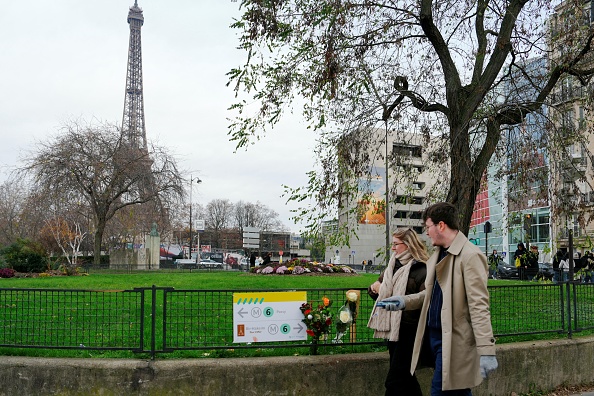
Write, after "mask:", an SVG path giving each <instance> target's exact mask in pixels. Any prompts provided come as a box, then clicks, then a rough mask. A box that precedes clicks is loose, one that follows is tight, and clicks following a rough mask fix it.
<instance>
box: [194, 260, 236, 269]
mask: <svg viewBox="0 0 594 396" xmlns="http://www.w3.org/2000/svg"><path fill="white" fill-rule="evenodd" d="M224 266H226V267H228V268H231V266H230V265H228V264H223V263H219V262H218V261H215V260H212V259H202V260H200V264H198V268H200V269H224ZM228 268H227V269H228Z"/></svg>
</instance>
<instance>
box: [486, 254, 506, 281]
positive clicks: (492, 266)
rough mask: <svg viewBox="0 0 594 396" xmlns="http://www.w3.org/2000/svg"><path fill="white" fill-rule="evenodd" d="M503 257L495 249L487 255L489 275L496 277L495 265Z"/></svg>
mask: <svg viewBox="0 0 594 396" xmlns="http://www.w3.org/2000/svg"><path fill="white" fill-rule="evenodd" d="M502 261H503V258H502V257H501V256H500V255H499V253H497V250H493V253H492V254H491V255H490V256H489V277H490V278H493V279H497V267H498V266H499V264H501V262H502Z"/></svg>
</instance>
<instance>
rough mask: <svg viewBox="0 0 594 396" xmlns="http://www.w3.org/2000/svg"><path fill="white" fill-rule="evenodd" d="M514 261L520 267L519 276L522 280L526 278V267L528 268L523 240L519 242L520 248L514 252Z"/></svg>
mask: <svg viewBox="0 0 594 396" xmlns="http://www.w3.org/2000/svg"><path fill="white" fill-rule="evenodd" d="M514 263H515V266H516V268H517V269H518V277H519V278H520V280H525V279H526V274H525V269H526V265H527V264H526V247H525V246H524V244H523V243H522V242H520V243H518V248H517V249H516V251H515V252H514Z"/></svg>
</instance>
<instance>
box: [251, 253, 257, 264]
mask: <svg viewBox="0 0 594 396" xmlns="http://www.w3.org/2000/svg"><path fill="white" fill-rule="evenodd" d="M255 266H256V253H254V252H252V254H251V255H250V268H254V267H255Z"/></svg>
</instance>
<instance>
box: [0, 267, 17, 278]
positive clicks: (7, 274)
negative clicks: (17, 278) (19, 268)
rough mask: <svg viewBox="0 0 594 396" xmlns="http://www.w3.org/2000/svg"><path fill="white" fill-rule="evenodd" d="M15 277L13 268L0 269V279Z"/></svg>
mask: <svg viewBox="0 0 594 396" xmlns="http://www.w3.org/2000/svg"><path fill="white" fill-rule="evenodd" d="M13 276H14V270H13V269H12V268H2V269H0V278H12V277H13Z"/></svg>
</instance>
